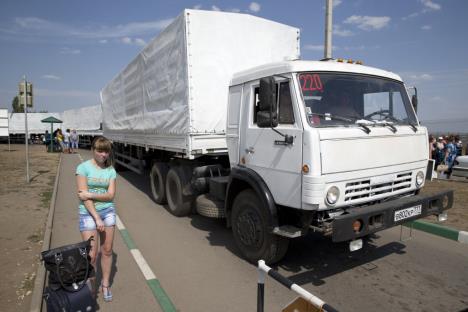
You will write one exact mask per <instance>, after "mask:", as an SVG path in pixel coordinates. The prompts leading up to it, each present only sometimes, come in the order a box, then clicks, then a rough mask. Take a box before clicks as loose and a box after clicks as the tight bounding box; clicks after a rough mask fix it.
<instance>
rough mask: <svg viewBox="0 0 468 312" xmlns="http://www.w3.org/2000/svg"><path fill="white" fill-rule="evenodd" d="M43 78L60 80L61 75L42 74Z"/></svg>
mask: <svg viewBox="0 0 468 312" xmlns="http://www.w3.org/2000/svg"><path fill="white" fill-rule="evenodd" d="M42 78H44V79H51V80H60V79H61V78H60V77H59V76H55V75H51V74H47V75H42Z"/></svg>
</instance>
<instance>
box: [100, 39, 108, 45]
mask: <svg viewBox="0 0 468 312" xmlns="http://www.w3.org/2000/svg"><path fill="white" fill-rule="evenodd" d="M107 42H108V41H107V39H102V40H99V43H102V44H106V43H107Z"/></svg>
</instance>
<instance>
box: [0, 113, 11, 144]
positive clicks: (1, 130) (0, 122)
mask: <svg viewBox="0 0 468 312" xmlns="http://www.w3.org/2000/svg"><path fill="white" fill-rule="evenodd" d="M8 135H9V133H8V109H7V108H0V137H7V136H8Z"/></svg>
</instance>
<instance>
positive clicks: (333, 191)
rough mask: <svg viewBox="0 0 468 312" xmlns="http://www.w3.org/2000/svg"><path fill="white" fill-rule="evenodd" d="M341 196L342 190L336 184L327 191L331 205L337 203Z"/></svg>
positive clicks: (328, 201)
mask: <svg viewBox="0 0 468 312" xmlns="http://www.w3.org/2000/svg"><path fill="white" fill-rule="evenodd" d="M339 197H340V190H339V189H338V188H337V187H336V186H332V187H330V188H329V189H328V191H327V197H326V200H327V203H328V204H330V205H334V204H336V202H337V201H338V198H339Z"/></svg>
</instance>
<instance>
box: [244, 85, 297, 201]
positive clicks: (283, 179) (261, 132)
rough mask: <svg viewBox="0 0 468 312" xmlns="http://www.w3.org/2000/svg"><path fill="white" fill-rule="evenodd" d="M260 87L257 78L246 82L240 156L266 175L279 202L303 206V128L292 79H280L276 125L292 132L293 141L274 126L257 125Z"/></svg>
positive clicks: (264, 177) (267, 182) (251, 166)
mask: <svg viewBox="0 0 468 312" xmlns="http://www.w3.org/2000/svg"><path fill="white" fill-rule="evenodd" d="M258 90H259V82H258V81H257V82H252V83H247V84H245V85H244V92H243V94H244V95H243V99H242V100H243V105H242V106H243V108H244V110H243V112H242V123H243V126H242V127H241V144H240V149H239V154H240V160H241V162H243V161H245V164H244V165H245V166H246V167H247V168H250V169H252V170H254V171H256V172H257V173H258V174H259V175H260V176H261V177H262V178H263V180H264V181H265V183H266V184H267V185H268V187H269V189H270V191H271V193H272V194H273V198H274V199H275V202H276V203H277V204H280V205H285V206H289V207H295V208H300V207H301V176H302V173H301V170H302V131H303V128H302V123H301V118H300V117H299V111H298V105H297V100H296V97H295V96H293V94H294V88H293V85H292V81H291V80H284V79H283V80H281V81H277V99H278V110H279V114H278V121H279V125H278V127H276V128H275V130H277V131H278V132H280V133H282V134H284V135H286V134H288V135H291V136H292V137H293V138H294V142H293V143H292V144H283V143H284V137H282V136H281V135H280V134H278V133H277V132H275V131H274V130H273V129H271V128H259V127H258V126H257V124H256V112H257V110H258ZM282 142H283V143H282Z"/></svg>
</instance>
